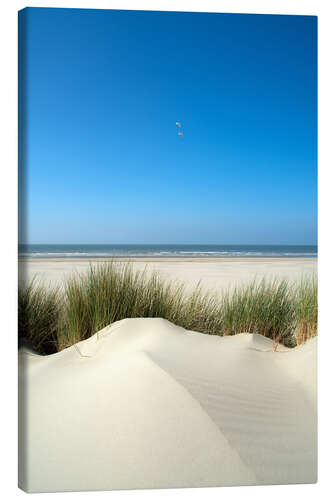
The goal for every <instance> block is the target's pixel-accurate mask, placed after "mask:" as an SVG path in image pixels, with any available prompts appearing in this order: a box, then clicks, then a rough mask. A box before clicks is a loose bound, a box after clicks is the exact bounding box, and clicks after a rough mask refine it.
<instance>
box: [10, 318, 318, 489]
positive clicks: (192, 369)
mask: <svg viewBox="0 0 333 500" xmlns="http://www.w3.org/2000/svg"><path fill="white" fill-rule="evenodd" d="M316 345H317V339H316V338H314V339H311V340H309V341H308V342H307V343H306V344H304V345H302V346H299V347H297V348H294V349H288V348H286V347H284V346H280V345H279V347H278V351H277V352H273V348H272V341H271V340H270V339H267V338H265V337H262V336H260V335H253V334H245V333H244V334H239V335H236V336H232V337H217V336H213V335H205V334H200V333H196V332H190V331H187V330H184V329H183V328H180V327H178V326H175V325H173V324H172V323H170V322H168V321H166V320H163V319H156V318H155V319H150V318H137V319H125V320H121V321H118V322H116V323H114V324H112V325H110V326H108V327H106V328H104V329H103V330H101V331H100V332H98V333H96V334H95V335H94V336H92V337H90V338H89V339H87V340H85V341H82V342H79V343H78V344H76V345H73V346H71V347H69V348H67V349H65V350H63V351H61V352H59V353H56V354H52V355H49V356H39V355H36V354H34V353H33V352H32V351H31V350H29V349H28V348H27V347H23V348H21V350H20V351H19V375H20V394H21V398H22V400H21V404H22V405H23V403H24V411H23V417H24V419H23V421H22V423H21V425H20V433H19V439H20V448H21V452H20V457H19V465H20V467H19V469H20V473H19V477H20V486H21V488H22V489H24V490H26V491H30V492H49V491H74V490H111V489H136V488H172V487H197V486H198V487H199V486H230V485H254V484H286V483H313V482H315V481H316V474H317V456H316V449H317V443H316V430H317V420H316V419H317V417H316ZM23 398H24V401H23Z"/></svg>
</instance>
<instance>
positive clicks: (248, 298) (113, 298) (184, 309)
mask: <svg viewBox="0 0 333 500" xmlns="http://www.w3.org/2000/svg"><path fill="white" fill-rule="evenodd" d="M18 299H19V326H18V331H19V337H20V338H25V339H27V340H29V341H30V342H31V343H32V345H33V346H34V348H35V349H36V351H37V352H39V353H40V354H50V353H54V352H57V351H61V350H62V349H64V348H66V347H69V346H71V345H73V344H75V343H77V342H79V341H80V340H84V339H86V338H88V337H90V336H91V335H93V334H94V333H96V332H97V331H99V330H101V329H102V328H104V327H105V326H107V325H109V324H110V323H113V322H115V321H118V320H121V319H124V318H165V319H167V320H169V321H171V322H172V323H175V324H176V325H179V326H182V327H183V328H186V329H187V330H194V331H197V332H202V333H206V334H211V335H221V336H223V335H235V334H237V333H242V332H248V333H259V334H262V335H265V336H267V337H269V338H272V339H274V341H276V342H281V343H283V344H285V345H287V346H288V347H294V346H296V344H299V343H302V342H305V341H306V340H307V339H308V338H310V337H312V336H314V335H317V281H316V278H315V277H314V276H313V277H311V278H303V279H302V280H301V282H300V283H298V284H291V285H289V284H288V282H287V281H286V280H270V281H266V280H262V281H259V282H258V281H253V282H252V283H250V284H248V285H246V286H241V287H238V288H236V289H235V290H233V291H230V292H223V293H222V294H221V295H220V296H218V295H217V294H214V293H209V292H208V293H204V292H203V291H202V290H201V288H200V285H198V286H197V287H196V288H195V289H194V291H193V292H191V293H186V291H185V285H184V284H183V283H179V282H171V281H169V282H168V281H165V280H163V279H162V278H161V277H160V276H159V275H158V274H157V273H153V274H150V275H148V274H147V273H146V272H145V271H134V270H133V268H132V266H131V265H130V264H121V263H115V262H112V261H111V262H109V263H103V264H100V265H96V266H91V267H90V269H89V271H88V272H86V273H84V274H75V275H73V276H72V277H71V278H70V279H68V280H67V281H66V282H65V283H64V286H63V288H62V289H56V290H55V289H49V288H46V287H45V286H43V285H42V284H38V283H37V282H36V281H35V280H33V281H32V282H31V283H30V284H29V285H28V286H26V287H20V288H19V295H18Z"/></svg>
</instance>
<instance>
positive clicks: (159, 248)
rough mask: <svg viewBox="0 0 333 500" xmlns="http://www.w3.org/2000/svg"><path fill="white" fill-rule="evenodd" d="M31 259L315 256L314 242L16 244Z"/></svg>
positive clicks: (315, 247) (23, 254) (20, 252)
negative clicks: (266, 243) (246, 243)
mask: <svg viewBox="0 0 333 500" xmlns="http://www.w3.org/2000/svg"><path fill="white" fill-rule="evenodd" d="M19 256H20V257H30V258H57V257H61V258H65V257H68V258H74V257H75V258H87V257H317V246H315V245H84V244H82V245H19Z"/></svg>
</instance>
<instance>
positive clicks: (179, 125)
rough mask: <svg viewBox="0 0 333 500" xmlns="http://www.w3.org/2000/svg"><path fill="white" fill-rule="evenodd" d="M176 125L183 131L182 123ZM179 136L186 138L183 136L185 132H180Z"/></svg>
mask: <svg viewBox="0 0 333 500" xmlns="http://www.w3.org/2000/svg"><path fill="white" fill-rule="evenodd" d="M176 125H177V127H178V128H179V129H181V128H182V124H181V123H180V122H176ZM178 135H179V136H180V137H184V134H183V132H182V131H181V130H179V132H178Z"/></svg>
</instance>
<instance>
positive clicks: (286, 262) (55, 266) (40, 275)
mask: <svg viewBox="0 0 333 500" xmlns="http://www.w3.org/2000/svg"><path fill="white" fill-rule="evenodd" d="M114 260H116V261H119V262H124V261H125V262H128V261H129V262H131V263H132V265H133V268H134V269H135V270H140V271H142V270H144V269H145V268H146V269H147V272H148V274H149V273H151V272H152V271H157V272H158V273H159V274H160V275H161V276H162V277H163V278H167V279H172V280H173V279H175V280H179V281H183V282H185V283H186V285H187V286H188V288H193V287H194V286H195V285H196V284H197V283H198V282H199V281H200V282H201V285H202V287H203V289H204V290H214V291H217V292H218V291H219V290H226V289H228V288H233V287H234V286H237V285H240V284H244V283H248V282H249V281H251V280H253V279H254V278H258V279H261V278H264V277H265V278H270V277H274V278H287V279H288V280H290V281H295V280H298V279H300V278H301V277H302V276H304V275H311V274H313V273H316V272H317V259H315V258H295V257H293V258H277V257H274V258H268V257H266V258H262V257H255V258H232V257H228V258H177V257H174V258H132V259H121V258H118V259H114ZM101 262H105V259H83V258H82V259H71V258H62V259H61V258H57V259H45V258H44V259H37V258H33V259H21V260H19V264H18V270H19V280H20V281H29V280H31V279H32V278H33V277H34V276H36V278H37V279H38V280H39V281H42V282H44V283H46V284H50V285H56V284H61V283H62V282H63V280H64V279H66V277H68V276H70V275H71V274H72V273H73V272H80V273H81V272H84V271H86V270H87V269H88V268H89V265H90V264H93V265H95V264H98V263H101Z"/></svg>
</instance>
